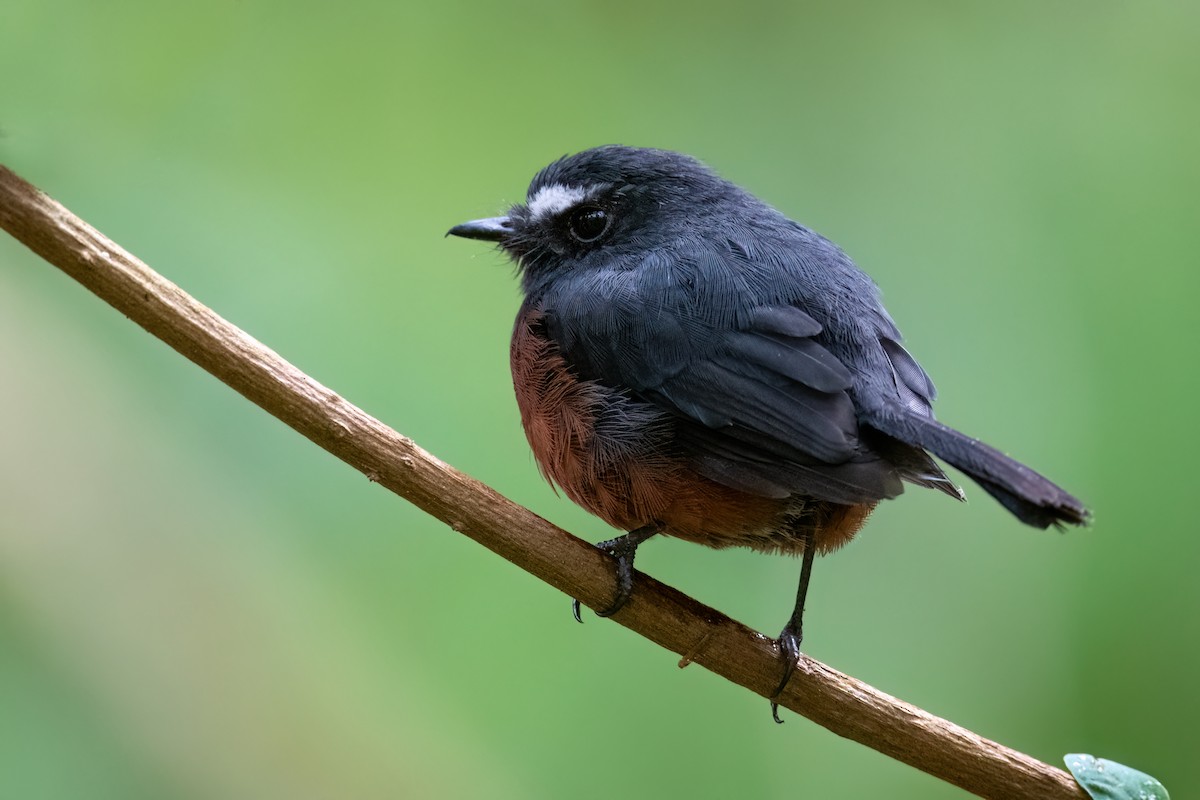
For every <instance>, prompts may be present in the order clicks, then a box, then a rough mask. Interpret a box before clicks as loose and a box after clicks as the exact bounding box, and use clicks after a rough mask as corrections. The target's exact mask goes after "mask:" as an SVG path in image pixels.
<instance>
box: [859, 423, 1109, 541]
mask: <svg viewBox="0 0 1200 800" xmlns="http://www.w3.org/2000/svg"><path fill="white" fill-rule="evenodd" d="M866 421H867V422H868V423H869V424H870V425H871V427H873V428H876V429H877V430H879V431H881V432H883V433H886V434H887V435H888V436H891V437H893V438H895V439H899V440H900V441H902V442H904V443H906V444H910V445H914V446H916V447H921V448H924V449H926V450H929V451H930V452H931V453H933V454H934V455H936V456H938V457H939V458H942V459H944V460H946V461H948V462H949V463H951V464H953V465H954V466H955V467H958V468H959V469H961V470H962V471H963V472H965V473H967V475H969V476H971V479H972V480H974V481H975V482H976V483H978V484H979V485H980V486H981V487H983V489H984V490H985V491H986V492H987V493H988V494H990V495H991V496H992V497H994V498H996V500H998V501H999V502H1000V504H1001V505H1002V506H1004V507H1005V508H1007V509H1008V510H1009V511H1011V512H1012V513H1013V514H1014V515H1015V516H1016V517H1017V519H1019V520H1021V521H1022V522H1024V523H1026V524H1028V525H1033V526H1035V527H1038V528H1048V527H1050V526H1051V525H1054V526H1057V527H1061V526H1062V524H1063V523H1064V522H1065V523H1069V524H1071V525H1083V524H1084V523H1086V522H1087V521H1088V517H1089V516H1090V513H1089V512H1088V510H1087V509H1086V508H1085V507H1084V505H1083V503H1081V502H1080V501H1079V500H1077V499H1076V498H1074V497H1072V496H1071V495H1070V494H1067V493H1066V492H1065V491H1063V490H1062V489H1060V488H1059V487H1058V486H1056V485H1055V484H1053V483H1052V482H1050V481H1049V480H1047V479H1046V478H1043V477H1042V476H1041V475H1039V474H1038V473H1036V472H1034V471H1033V470H1032V469H1030V468H1029V467H1027V466H1025V465H1024V464H1022V463H1020V462H1018V461H1015V460H1013V459H1011V458H1009V457H1008V456H1006V455H1004V453H1001V452H1000V451H999V450H997V449H996V448H994V447H990V446H988V445H986V444H984V443H983V442H981V441H979V440H978V439H972V438H971V437H970V436H967V435H965V434H962V433H959V432H958V431H956V430H954V429H953V428H949V427H947V426H945V425H943V424H942V423H940V422H938V421H937V420H935V419H931V418H929V417H922V416H918V415H916V414H911V413H908V412H907V411H905V410H901V409H898V408H888V409H881V410H878V411H873V412H870V413H869V415H867V419H866Z"/></svg>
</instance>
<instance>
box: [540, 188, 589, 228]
mask: <svg viewBox="0 0 1200 800" xmlns="http://www.w3.org/2000/svg"><path fill="white" fill-rule="evenodd" d="M587 195H588V193H587V192H585V191H584V190H583V189H581V188H580V187H578V186H563V185H562V184H560V183H552V184H550V185H549V186H543V187H542V188H541V189H538V193H537V194H535V195H534V196H533V199H532V200H530V201H529V206H528V207H529V215H530V216H531V217H533V219H535V220H540V219H545V218H546V217H550V216H554V215H555V214H558V213H560V212H562V211H566V210H567V209H568V208H570V207H571V206H573V205H575V204H576V203H578V202H580V201H581V200H583V199H584V198H586V197H587Z"/></svg>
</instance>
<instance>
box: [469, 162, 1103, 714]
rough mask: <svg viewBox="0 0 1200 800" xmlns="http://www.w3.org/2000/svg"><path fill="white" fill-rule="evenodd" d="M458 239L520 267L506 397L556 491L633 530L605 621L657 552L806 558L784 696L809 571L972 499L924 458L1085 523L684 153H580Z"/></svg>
mask: <svg viewBox="0 0 1200 800" xmlns="http://www.w3.org/2000/svg"><path fill="white" fill-rule="evenodd" d="M449 234H452V235H455V236H462V237H466V238H469V239H482V240H485V241H491V242H496V243H497V244H498V245H499V246H500V248H501V249H502V250H504V251H505V252H506V253H508V254H509V255H510V256H511V257H512V258H513V259H514V260H515V261H516V263H517V266H518V270H519V274H520V279H521V288H522V290H523V292H524V296H525V300H524V303H523V304H522V306H521V309H520V311H519V312H518V314H517V320H516V326H515V329H514V331H513V338H512V347H511V361H512V375H513V386H514V388H515V390H516V395H517V405H518V406H519V408H520V412H521V422H522V424H523V426H524V428H525V434H526V436H527V437H528V439H529V445H530V447H531V448H532V449H533V453H534V456H535V457H536V459H537V462H538V465H539V467H540V468H541V471H542V474H543V475H544V476H545V477H546V479H547V480H549V481H551V482H553V483H554V484H557V485H558V486H559V487H561V489H562V491H563V492H565V493H566V494H567V496H568V497H570V498H571V499H572V500H574V501H575V502H576V503H578V504H579V505H581V506H583V507H584V508H585V509H587V510H588V511H590V512H592V513H593V514H595V515H596V516H598V517H600V518H601V519H603V520H605V521H606V522H608V523H609V524H610V525H613V526H615V527H617V528H620V529H621V530H624V531H627V533H626V534H625V535H624V536H620V537H617V538H615V539H612V540H609V541H606V542H601V543H600V544H599V545H598V547H601V548H602V549H604V550H606V551H608V552H609V553H611V554H612V555H614V556H615V557H616V558H617V564H618V586H617V590H616V595H615V597H614V599H613V602H612V603H611V604H610V605H609V606H608V607H607V608H605V609H600V610H599V611H598V613H600V614H601V615H609V614H612V613H615V612H616V611H617V610H618V609H620V608H621V606H622V605H623V604H624V602H625V601H626V600H627V599H628V597H629V595H630V592H631V591H632V588H633V566H632V565H633V559H634V555H635V552H636V550H637V547H638V545H640V544H641V543H642V542H644V541H645V540H646V539H649V538H650V537H651V536H654V535H655V534H659V533H662V534H666V535H668V536H675V537H678V538H680V539H686V540H688V541H692V542H698V543H700V544H704V545H708V546H709V547H718V548H721V547H731V546H744V547H750V548H753V549H755V550H764V551H769V552H781V553H793V554H800V555H802V557H803V561H802V566H801V575H800V584H799V587H798V591H797V596H796V603H795V606H794V609H793V611H792V614H791V617H790V618H789V619H788V622H787V624H786V625H785V626H784V628H783V631H782V632H781V633H780V636H779V648H780V653H781V658H782V659H783V676H782V680H781V681H780V683H779V688H778V690H777V691H776V696H778V694H779V692H782V691H783V689H784V687H785V686H786V685H787V682H788V680H789V678H790V677H791V675H792V672H793V670H794V667H795V663H796V659H797V656H798V655H799V652H800V642H801V638H802V627H801V623H802V618H803V612H804V598H805V593H806V591H807V588H808V582H809V576H810V573H811V570H812V562H813V556H814V554H815V553H818V552H820V553H828V552H829V551H831V550H834V549H836V548H838V547H840V546H841V545H843V544H845V543H846V542H848V541H849V540H850V538H851V537H853V536H854V534H855V533H856V532H857V531H858V530H859V528H860V527H862V525H863V523H864V522H865V521H866V519H867V516H868V515H869V514H870V513H871V510H872V509H873V508H875V506H876V504H877V503H878V502H879V501H880V500H883V499H887V498H892V497H895V496H897V495H898V494H900V493H901V492H902V491H903V490H904V484H905V483H911V484H915V485H918V486H924V487H928V488H931V489H937V490H938V491H941V492H944V493H945V494H948V495H950V496H951V497H953V498H956V499H959V500H961V499H963V494H962V492H961V491H960V490H959V488H958V487H957V486H955V485H954V483H952V482H951V481H950V479H949V478H947V477H946V474H945V473H944V472H943V471H942V469H941V467H939V466H938V464H937V463H936V462H935V461H934V460H933V458H931V456H930V453H932V454H933V455H936V456H938V457H939V458H942V459H944V460H945V461H947V462H949V463H950V464H952V465H954V466H955V467H957V468H958V469H960V470H962V471H963V472H965V473H966V474H967V475H969V476H970V477H971V478H972V479H973V480H974V481H975V482H976V483H978V484H979V485H980V486H981V487H982V488H983V489H984V490H985V491H986V492H988V493H989V494H990V495H992V497H994V498H995V499H996V500H998V501H999V502H1000V503H1001V504H1002V505H1003V506H1004V507H1005V508H1007V509H1008V510H1009V511H1011V512H1012V513H1013V514H1014V515H1015V516H1016V517H1017V518H1018V519H1020V520H1021V521H1022V522H1025V523H1027V524H1029V525H1033V526H1035V527H1038V528H1047V527H1049V526H1051V525H1055V526H1061V524H1062V523H1069V524H1076V525H1077V524H1082V523H1084V522H1085V521H1086V520H1087V517H1088V511H1087V510H1086V509H1085V508H1084V506H1083V504H1082V503H1081V502H1080V501H1079V500H1077V499H1076V498H1074V497H1072V496H1071V495H1070V494H1068V493H1067V492H1065V491H1063V490H1062V489H1060V488H1059V487H1058V486H1056V485H1055V484H1053V483H1051V482H1050V481H1049V480H1047V479H1046V478H1044V477H1042V476H1041V475H1039V474H1038V473H1036V472H1034V471H1033V470H1032V469H1030V468H1029V467H1026V466H1024V465H1023V464H1020V463H1018V462H1017V461H1014V460H1013V459H1011V458H1009V457H1008V456H1006V455H1004V454H1003V453H1001V452H1000V451H998V450H996V449H994V448H992V447H989V446H988V445H986V444H983V443H982V442H980V441H978V440H976V439H972V438H970V437H968V436H965V435H964V434H961V433H959V432H958V431H956V430H954V429H952V428H949V427H947V426H945V425H943V424H941V423H940V422H938V421H936V420H935V419H934V417H933V411H932V408H931V404H932V402H933V399H934V396H935V392H934V387H933V382H932V381H931V380H930V379H929V376H928V375H926V374H925V371H924V370H923V369H922V368H921V366H920V365H919V364H918V363H917V362H916V360H915V359H914V358H913V357H912V356H911V355H909V353H908V351H906V350H905V349H904V347H902V346H901V344H900V342H901V336H900V331H899V330H898V329H897V328H896V324H895V323H894V322H893V321H892V318H891V317H890V316H889V315H888V313H887V311H886V310H884V307H883V304H882V303H881V301H880V297H879V291H878V289H877V288H876V286H875V284H874V283H873V282H872V281H871V279H870V278H869V277H867V276H866V275H865V274H864V273H863V272H862V271H861V270H859V269H858V267H856V266H855V265H854V263H853V262H852V261H851V260H850V259H849V258H848V257H847V256H846V254H845V253H843V252H842V251H841V249H839V248H838V247H837V246H836V245H834V244H833V243H832V242H830V241H829V240H828V239H825V238H823V237H822V236H820V235H818V234H816V233H814V232H813V231H811V230H809V229H808V228H806V227H804V226H803V225H800V224H798V223H796V222H793V221H792V220H790V219H788V218H787V217H785V216H784V215H783V214H781V213H780V212H778V211H776V210H775V209H774V208H772V207H771V206H769V205H767V204H766V203H764V202H762V201H761V200H759V199H757V198H756V197H754V196H753V195H751V194H750V193H748V192H746V191H745V190H743V189H741V188H739V187H738V186H735V185H734V184H732V183H730V182H729V181H726V180H724V179H722V178H720V177H718V176H717V175H716V174H715V173H713V172H712V171H711V170H710V169H708V168H707V167H705V166H704V165H703V164H701V163H700V162H699V161H697V160H695V159H693V158H691V157H689V156H685V155H681V154H679V153H673V152H669V151H665V150H653V149H645V148H634V147H622V146H607V147H598V148H595V149H592V150H586V151H584V152H582V153H578V154H576V155H572V156H566V157H564V158H561V159H559V160H558V161H555V162H554V163H552V164H550V165H549V166H547V167H546V168H544V169H543V170H542V171H541V172H539V173H538V174H537V175H536V176H535V177H534V179H533V182H532V183H531V184H530V186H529V191H528V194H527V196H526V202H525V203H524V204H519V205H515V206H513V207H512V208H511V209H509V212H508V214H507V216H504V217H496V218H492V219H480V220H474V221H472V222H466V223H463V224H461V225H457V226H455V227H454V228H452V229H450V231H449ZM576 613H577V614H578V606H576ZM772 711H773V713H775V714H776V717H775V718H776V720H778V715H777V708H776V707H775V705H774V704H772Z"/></svg>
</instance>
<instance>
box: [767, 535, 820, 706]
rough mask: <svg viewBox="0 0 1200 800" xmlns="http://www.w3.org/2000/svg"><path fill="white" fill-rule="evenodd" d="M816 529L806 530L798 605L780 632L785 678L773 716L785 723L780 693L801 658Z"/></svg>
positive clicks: (773, 699)
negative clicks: (782, 718) (805, 609)
mask: <svg viewBox="0 0 1200 800" xmlns="http://www.w3.org/2000/svg"><path fill="white" fill-rule="evenodd" d="M814 535H815V530H814V529H813V528H811V527H809V528H808V529H806V530H805V531H804V535H803V541H804V555H803V559H804V560H803V561H802V562H801V565H800V585H799V587H797V589H796V606H795V607H794V608H793V609H792V616H791V618H790V619H789V620H788V622H787V625H784V626H783V630H782V631H780V633H779V655H780V657H781V658H782V659H783V679H782V680H780V681H779V688H777V689H776V690H775V693H774V694H773V695H771V718H772V719H774V720H775V721H776V722H778V723H780V724H783V720H781V719H780V718H779V703H778V702H776V701H777V700H778V699H779V695H781V694H783V690H784V689H786V688H787V685H788V681H790V680H791V679H792V673H793V672H795V671H796V661H797V660H798V659H799V658H800V642H802V641H803V640H804V596H805V595H807V594H808V579H809V578H810V577H811V576H812V565H813V557H814V556H816V554H817V553H816V550H817V548H816V547H815V545H814V541H813V539H814V538H815V537H814Z"/></svg>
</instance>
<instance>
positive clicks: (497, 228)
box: [446, 217, 513, 242]
mask: <svg viewBox="0 0 1200 800" xmlns="http://www.w3.org/2000/svg"><path fill="white" fill-rule="evenodd" d="M512 232H513V230H512V221H511V220H509V218H508V217H491V218H490V219H473V220H471V221H470V222H464V223H463V224H461V225H455V226H454V227H453V228H451V229H450V230H448V231H446V235H447V236H461V237H462V238H464V239H482V240H483V241H485V242H503V241H504V240H505V239H507V238H508V237H509V236H511V235H512Z"/></svg>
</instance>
